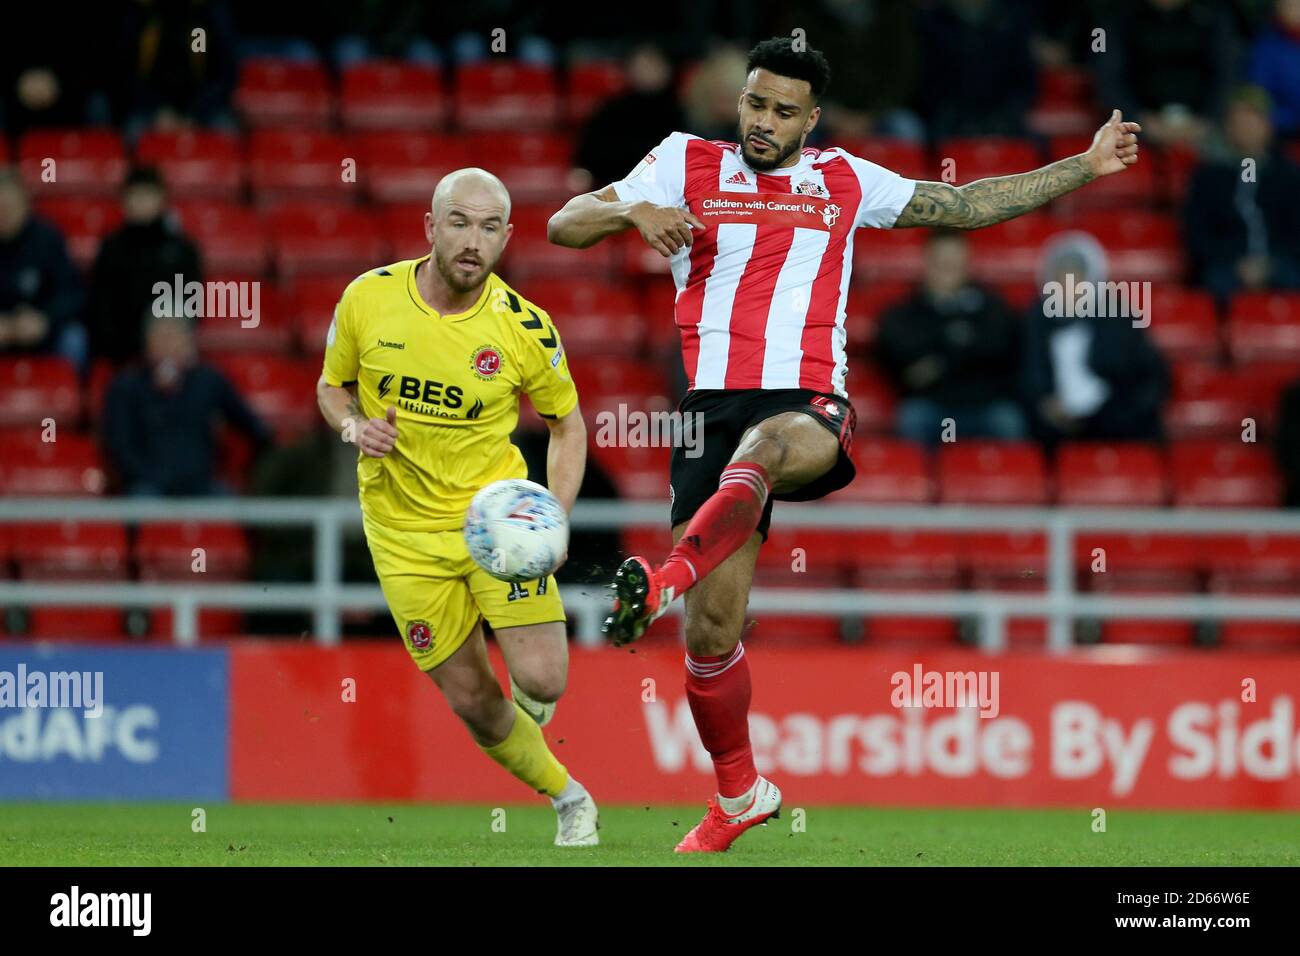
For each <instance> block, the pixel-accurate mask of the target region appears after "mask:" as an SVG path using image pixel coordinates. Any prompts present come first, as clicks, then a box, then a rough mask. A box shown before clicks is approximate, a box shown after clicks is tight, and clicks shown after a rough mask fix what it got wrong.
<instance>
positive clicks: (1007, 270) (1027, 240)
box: [889, 212, 1068, 292]
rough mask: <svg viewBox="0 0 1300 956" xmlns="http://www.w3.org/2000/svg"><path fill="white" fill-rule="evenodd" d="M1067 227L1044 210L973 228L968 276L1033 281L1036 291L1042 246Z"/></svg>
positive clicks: (984, 278)
mask: <svg viewBox="0 0 1300 956" xmlns="http://www.w3.org/2000/svg"><path fill="white" fill-rule="evenodd" d="M1067 228H1068V227H1067V226H1066V225H1065V224H1063V223H1062V222H1060V221H1059V220H1056V219H1053V218H1052V217H1050V216H1049V215H1047V214H1046V213H1043V212H1033V213H1030V214H1029V215H1027V216H1017V217H1016V218H1015V219H1008V220H1007V221H1006V222H1001V223H998V224H997V225H995V226H989V227H988V228H986V229H980V230H977V231H976V232H973V233H971V235H970V270H971V276H972V277H973V278H974V279H975V280H976V281H979V282H985V283H1006V282H1021V283H1033V284H1034V289H1035V292H1037V290H1038V270H1039V268H1040V267H1041V265H1042V259H1043V245H1044V244H1045V243H1046V242H1047V241H1048V240H1050V239H1051V238H1052V237H1053V236H1055V235H1057V234H1058V233H1061V232H1063V231H1065V229H1067ZM889 235H891V236H892V235H894V233H892V232H891V233H889Z"/></svg>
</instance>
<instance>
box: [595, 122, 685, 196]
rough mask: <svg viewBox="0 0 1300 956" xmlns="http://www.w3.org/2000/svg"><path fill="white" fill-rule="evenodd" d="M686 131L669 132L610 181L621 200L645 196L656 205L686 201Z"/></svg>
mask: <svg viewBox="0 0 1300 956" xmlns="http://www.w3.org/2000/svg"><path fill="white" fill-rule="evenodd" d="M691 138H692V137H691V136H690V135H688V134H686V133H669V134H668V135H667V136H666V137H665V138H664V141H663V142H662V143H660V144H659V145H658V146H656V147H655V148H654V149H652V150H650V152H648V153H646V154H645V158H644V159H642V160H641V162H639V163H637V164H636V168H635V169H633V170H632V171H631V172H630V173H628V174H627V176H625V177H624V178H622V179H620V180H618V181H617V182H615V183H611V184H610V185H611V186H612V187H613V188H614V192H615V194H616V195H617V196H618V198H619V199H620V200H622V201H623V202H633V201H636V200H644V201H646V202H652V203H654V204H655V205H656V206H685V205H686V195H685V188H686V144H687V143H688V142H689V141H690V140H691Z"/></svg>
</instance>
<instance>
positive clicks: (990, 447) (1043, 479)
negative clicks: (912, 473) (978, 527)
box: [938, 436, 1047, 505]
mask: <svg viewBox="0 0 1300 956" xmlns="http://www.w3.org/2000/svg"><path fill="white" fill-rule="evenodd" d="M959 437H960V436H959ZM938 476H939V501H940V502H942V503H944V504H986V505H1040V504H1043V503H1044V502H1046V501H1047V469H1046V466H1045V464H1044V461H1043V453H1042V450H1041V449H1040V448H1039V447H1038V446H1037V445H1031V444H1028V443H1018V442H1017V443H1012V442H991V441H969V440H967V441H961V440H958V441H957V442H955V443H952V444H946V445H943V446H942V447H940V449H939V452H938Z"/></svg>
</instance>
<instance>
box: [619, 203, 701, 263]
mask: <svg viewBox="0 0 1300 956" xmlns="http://www.w3.org/2000/svg"><path fill="white" fill-rule="evenodd" d="M630 215H631V219H632V225H634V226H636V228H637V231H638V232H640V233H641V238H642V239H644V240H645V241H646V244H647V245H649V246H650V248H651V249H654V250H655V251H656V252H658V253H659V254H660V255H661V256H671V255H673V254H674V253H675V252H677V250H678V249H680V248H682V246H689V245H690V244H691V228H692V227H694V228H696V229H703V228H704V223H702V222H700V221H699V220H698V219H696V218H695V216H694V215H692V214H691V212H690V211H689V210H686V209H678V208H677V207H676V206H656V205H654V204H653V203H648V202H643V203H638V204H637V205H636V206H634V207H633V209H632V212H631V214H630Z"/></svg>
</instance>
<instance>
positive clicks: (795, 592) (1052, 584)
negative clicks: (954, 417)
mask: <svg viewBox="0 0 1300 956" xmlns="http://www.w3.org/2000/svg"><path fill="white" fill-rule="evenodd" d="M667 518H668V515H667V508H666V507H665V506H663V505H661V504H658V503H650V502H628V501H582V502H579V503H578V505H577V507H576V508H575V509H574V514H573V520H572V524H573V526H574V527H575V528H581V529H611V528H627V527H645V526H662V525H663V523H664V522H665V521H667ZM65 520H76V521H112V522H127V523H152V522H176V521H220V522H233V523H237V524H241V525H245V526H255V525H256V526H309V527H312V528H313V529H314V531H315V543H314V553H315V577H314V580H313V582H312V583H310V584H277V583H245V584H207V585H204V584H198V585H196V584H189V583H180V582H169V583H137V582H121V583H94V584H90V583H42V582H26V581H16V582H15V581H0V606H12V605H22V606H32V605H62V606H77V607H95V606H105V605H121V606H135V607H162V606H167V607H170V608H171V609H172V612H173V618H172V621H173V623H172V627H173V636H174V637H175V640H176V642H177V643H178V644H182V645H191V644H194V643H195V642H196V641H197V639H198V611H199V609H200V608H240V609H244V610H304V609H306V610H310V611H311V612H312V615H313V633H314V636H315V639H316V640H317V641H318V642H320V643H321V644H327V645H328V644H337V643H339V641H340V639H341V629H340V620H341V615H342V612H343V611H345V610H353V609H355V610H382V609H383V608H385V607H386V604H385V602H384V598H383V594H382V593H381V592H380V590H379V588H377V587H374V586H371V585H346V584H343V583H342V582H341V580H340V579H341V577H342V548H343V532H344V530H345V529H351V528H357V527H360V525H361V514H360V512H359V510H358V508H357V503H356V501H355V500H354V499H345V498H287V499H281V498H200V499H136V498H74V499H53V498H26V499H21V500H20V499H14V498H10V499H6V500H0V523H4V524H15V523H28V522H52V521H65ZM774 524H776V525H778V526H780V527H782V528H799V527H805V528H834V529H837V530H841V531H849V530H865V529H889V528H895V529H929V530H946V531H1014V530H1019V531H1041V532H1044V533H1045V534H1046V536H1047V547H1048V551H1047V590H1046V591H1045V592H1043V593H1037V594H1026V593H1018V592H998V591H925V592H889V593H882V592H864V591H854V590H828V589H809V588H755V589H754V591H753V593H752V594H751V595H750V601H749V607H750V609H751V610H752V611H755V612H760V613H761V612H765V611H771V612H779V613H781V614H784V615H795V616H809V617H822V616H826V615H834V616H844V617H848V616H863V617H868V616H872V615H878V614H890V615H903V616H907V615H916V616H918V617H922V616H923V617H936V616H973V617H975V618H977V619H978V620H979V622H980V629H979V630H980V646H981V647H982V648H984V649H985V650H987V651H991V652H997V651H1001V650H1003V649H1004V648H1005V647H1006V643H1007V640H1006V634H1007V619H1008V618H1021V617H1036V618H1046V619H1047V620H1048V622H1049V629H1048V640H1047V646H1048V648H1049V650H1052V651H1064V650H1066V649H1068V648H1069V647H1070V646H1071V633H1072V623H1073V621H1074V620H1075V619H1076V618H1080V617H1095V618H1114V617H1128V618H1149V619H1213V620H1218V619H1224V618H1240V619H1252V620H1300V598H1270V597H1245V596H1242V597H1224V596H1218V595H1204V594H1188V595H1177V596H1168V597H1165V596H1158V597H1145V596H1115V595H1105V594H1081V593H1079V592H1078V591H1077V590H1075V582H1074V567H1075V565H1074V538H1075V535H1076V534H1077V533H1078V532H1080V531H1085V532H1096V531H1147V532H1176V533H1180V534H1198V533H1206V534H1210V533H1224V532H1228V533H1250V532H1271V533H1289V534H1300V514H1293V513H1290V512H1282V511H1192V510H1182V509H1173V510H1156V509H1153V510H1125V509H1069V508H1062V509H1050V508H991V507H971V506H930V507H897V508H895V507H867V506H859V505H843V504H785V503H778V504H777V506H776V518H775V521H774ZM592 592H595V593H592ZM564 602H565V605H566V606H567V607H568V608H569V610H570V611H571V612H572V613H573V614H574V616H575V618H576V621H577V638H578V641H579V642H580V643H582V644H585V645H590V646H595V645H599V644H600V643H601V642H602V638H601V635H600V622H601V620H602V618H603V617H604V615H605V614H606V612H607V605H608V598H607V597H606V595H605V594H604V593H601V592H600V591H599V589H595V588H584V587H582V586H577V585H569V586H567V587H566V588H565V593H564ZM674 611H675V612H676V613H680V605H677V606H675V608H674Z"/></svg>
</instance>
